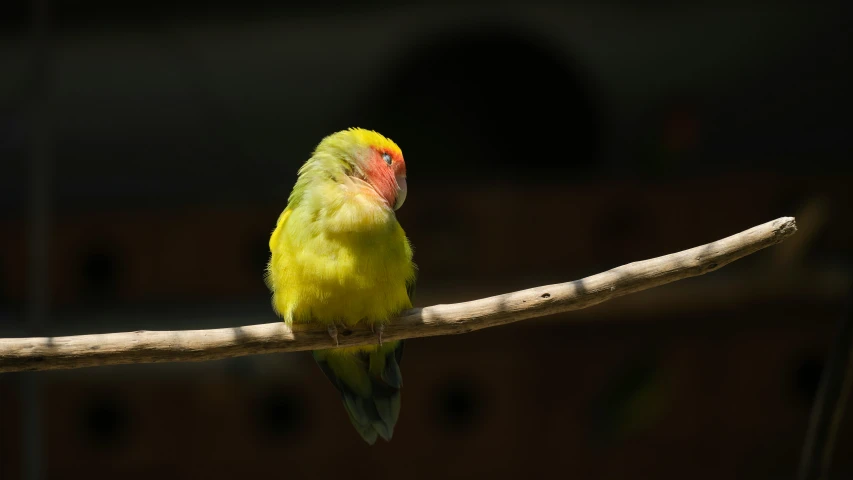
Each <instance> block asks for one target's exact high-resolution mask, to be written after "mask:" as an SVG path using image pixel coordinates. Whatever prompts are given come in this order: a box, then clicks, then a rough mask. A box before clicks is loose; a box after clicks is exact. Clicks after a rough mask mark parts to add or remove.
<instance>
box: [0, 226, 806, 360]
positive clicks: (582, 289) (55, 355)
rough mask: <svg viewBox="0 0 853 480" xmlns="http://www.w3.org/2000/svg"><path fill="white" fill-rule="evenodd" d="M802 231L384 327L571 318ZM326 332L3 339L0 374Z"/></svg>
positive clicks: (301, 345)
mask: <svg viewBox="0 0 853 480" xmlns="http://www.w3.org/2000/svg"><path fill="white" fill-rule="evenodd" d="M796 231H797V227H796V224H795V222H794V218H793V217H783V218H779V219H776V220H773V221H772V222H768V223H765V224H762V225H758V226H756V227H753V228H750V229H749V230H746V231H743V232H741V233H738V234H736V235H732V236H731V237H728V238H724V239H722V240H718V241H716V242H713V243H709V244H707V245H703V246H701V247H696V248H691V249H690V250H684V251H682V252H678V253H673V254H670V255H665V256H662V257H657V258H653V259H650V260H644V261H641V262H634V263H629V264H627V265H623V266H621V267H617V268H614V269H612V270H608V271H606V272H603V273H599V274H597V275H593V276H591V277H586V278H583V279H581V280H575V281H574V282H568V283H560V284H556V285H547V286H544V287H536V288H531V289H528V290H521V291H518V292H513V293H507V294H504V295H498V296H495V297H489V298H483V299H480V300H473V301H470V302H463V303H455V304H450V305H434V306H431V307H426V308H414V309H411V310H407V311H405V312H402V313H401V314H400V316H399V317H398V318H396V319H395V320H394V321H393V322H392V323H391V324H390V325H388V326H387V327H386V328H385V331H384V333H383V339H384V340H387V341H391V340H401V339H406V338H416V337H430V336H435V335H451V334H458V333H466V332H472V331H474V330H480V329H482V328H488V327H495V326H498V325H505V324H508V323H512V322H517V321H519V320H526V319H529V318H537V317H544V316H546V315H552V314H555V313H562V312H568V311H571V310H578V309H581V308H586V307H591V306H593V305H596V304H599V303H601V302H605V301H607V300H610V299H613V298H616V297H621V296H622V295H627V294H629V293H634V292H639V291H642V290H646V289H649V288H652V287H657V286H659V285H663V284H666V283H670V282H674V281H676V280H681V279H684V278H688V277H695V276H697V275H702V274H705V273H708V272H711V271H714V270H716V269H718V268H720V267H722V266H723V265H727V264H729V263H731V262H733V261H735V260H737V259H739V258H741V257H744V256H746V255H749V254H751V253H755V252H757V251H758V250H761V249H762V248H765V247H769V246H771V245H775V244H777V243H779V242H781V241H782V240H784V239H785V238H787V237H789V236H791V235H793V234H794V233H795V232H796ZM341 333H342V334H343V335H339V341H340V345H341V346H342V347H349V346H356V345H368V344H371V343H375V342H376V336H375V335H374V334H373V333H371V332H370V330H369V329H368V328H363V329H356V330H353V331H346V332H341ZM333 347H334V342H333V341H332V339H331V338H329V335H328V333H327V331H326V329H325V328H318V327H317V326H313V325H295V326H293V328H289V327H287V326H286V325H284V323H283V322H276V323H268V324H263V325H251V326H246V327H234V328H218V329H213V330H185V331H160V332H154V331H137V332H125V333H108V334H100V335H79V336H71V337H46V338H8V339H0V372H16V371H25V370H55V369H67V368H81V367H93V366H101V365H117V364H127V363H156V362H187V361H202V360H215V359H222V358H230V357H238V356H243V355H254V354H262V353H275V352H295V351H300V350H315V349H323V348H333Z"/></svg>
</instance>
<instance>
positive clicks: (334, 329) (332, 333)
mask: <svg viewBox="0 0 853 480" xmlns="http://www.w3.org/2000/svg"><path fill="white" fill-rule="evenodd" d="M327 331H328V332H329V336H330V337H332V339H334V340H335V346H336V347H339V346H341V344H340V343H338V327H336V326H335V324H334V323H333V324H331V325H329V328H328V329H327Z"/></svg>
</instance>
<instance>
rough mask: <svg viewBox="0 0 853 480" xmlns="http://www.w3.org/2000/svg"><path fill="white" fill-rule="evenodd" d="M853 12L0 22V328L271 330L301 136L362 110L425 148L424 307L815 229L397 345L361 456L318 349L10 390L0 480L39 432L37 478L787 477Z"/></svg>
mask: <svg viewBox="0 0 853 480" xmlns="http://www.w3.org/2000/svg"><path fill="white" fill-rule="evenodd" d="M849 10H850V9H849V8H848V7H844V6H840V5H839V6H833V5H831V4H825V5H823V6H820V7H818V6H804V5H797V4H794V3H784V2H783V3H777V4H774V5H769V4H768V5H766V6H762V5H757V4H756V5H750V6H746V5H741V6H737V7H736V6H721V5H714V4H704V5H699V4H696V5H681V6H665V5H662V4H647V5H644V6H635V5H629V4H619V3H611V4H607V5H601V6H597V7H589V6H587V7H580V6H575V5H570V4H563V5H559V4H550V5H528V4H522V3H512V2H504V3H501V4H499V5H497V6H493V7H491V8H483V7H474V6H450V5H441V6H439V5H427V4H416V3H412V4H409V5H391V4H384V3H382V2H374V3H370V4H368V5H365V6H363V7H361V8H355V7H350V6H342V5H336V4H334V3H332V2H322V3H320V4H316V5H313V6H302V7H299V8H297V7H292V8H291V7H288V6H285V5H283V4H282V5H276V4H272V3H264V2H257V1H249V2H241V3H240V4H226V3H224V2H222V3H216V2H214V3H210V4H206V5H205V6H204V7H203V8H202V7H200V6H193V5H182V4H174V5H173V4H168V3H157V2H154V3H145V4H143V3H141V2H140V3H131V4H127V5H122V6H121V7H118V6H115V5H107V4H103V3H100V2H89V3H86V2H84V3H82V4H74V5H72V4H71V3H70V2H53V3H50V4H49V6H48V9H47V12H48V15H47V19H48V21H47V24H48V26H49V28H47V29H45V30H44V32H45V33H43V34H38V31H39V30H38V29H34V28H32V27H31V19H30V12H28V11H25V10H14V9H12V10H11V12H10V15H9V16H5V17H4V18H3V19H2V20H0V24H2V25H3V27H2V28H3V30H2V35H0V65H2V66H3V69H2V71H3V75H0V158H2V159H3V160H2V162H0V228H2V236H0V335H2V336H23V335H28V334H31V332H32V331H33V326H34V325H33V323H32V318H33V315H32V312H33V311H36V312H39V311H42V310H40V308H43V309H44V311H45V312H46V318H45V319H44V321H43V322H42V323H41V324H40V330H39V331H40V333H41V334H48V335H67V334H74V333H95V332H110V331H121V330H133V329H184V328H208V327H209V328H212V327H222V326H238V325H246V324H252V323H264V322H270V321H274V320H275V317H274V316H273V314H272V312H271V310H270V308H269V296H268V293H267V291H266V288H265V286H264V284H263V282H262V272H263V268H264V264H265V262H266V259H267V256H268V251H267V240H268V235H269V232H270V230H271V228H272V227H273V225H274V221H275V219H276V218H277V215H278V213H279V212H280V211H281V209H282V208H283V206H284V204H285V202H286V198H287V195H288V193H289V191H290V188H291V187H292V185H293V181H294V180H295V173H296V170H297V168H298V167H299V165H301V163H302V162H304V160H306V159H307V157H308V156H309V155H310V152H311V150H312V149H313V147H314V146H315V145H316V144H317V143H318V142H319V140H320V139H321V138H322V137H323V136H324V135H327V134H329V133H331V132H334V131H336V130H340V129H342V128H346V127H349V126H354V125H359V126H363V127H367V128H375V129H377V130H379V131H381V132H383V133H385V134H387V135H388V136H390V137H391V138H393V139H394V140H395V141H397V142H398V143H399V144H400V145H401V147H402V149H403V151H404V153H405V155H406V159H407V165H408V167H409V170H410V171H409V181H410V189H411V192H410V195H409V198H408V199H407V202H406V206H405V207H404V208H403V209H402V210H400V212H399V218H400V221H401V223H402V224H403V226H404V228H405V229H406V231H407V233H408V234H409V236H410V238H411V239H412V242H413V244H414V245H415V249H416V250H415V259H416V262H417V263H418V265H419V267H420V279H419V286H418V296H417V302H416V303H417V304H418V305H421V306H424V305H429V304H433V303H439V302H445V303H446V302H452V301H461V300H466V299H472V298H477V297H480V296H485V295H492V294H497V293H502V292H506V291H510V290H512V289H518V288H525V287H529V286H535V285H540V284H546V283H553V282H560V281H568V280H572V279H576V278H580V277H583V276H585V275H589V274H592V273H596V272H597V271H599V270H602V269H607V268H611V267H614V266H617V265H620V264H623V263H627V262H630V261H634V260H639V259H643V258H649V257H653V256H657V255H662V254H666V253H670V252H673V251H677V250H680V249H685V248H689V247H693V246H696V245H699V244H703V243H707V242H710V241H713V240H716V239H719V238H723V237H725V236H727V235H730V234H733V233H736V232H738V231H740V230H743V229H746V228H749V227H751V226H753V225H756V224H759V223H763V222H765V221H769V220H772V219H774V218H776V217H779V216H783V215H796V216H797V220H798V224H799V226H800V232H799V233H798V234H797V236H796V237H794V238H792V239H791V240H790V241H788V242H786V243H785V244H783V245H780V246H777V247H774V248H773V249H772V250H768V251H766V252H761V253H759V254H757V255H755V256H754V257H751V258H748V259H745V260H742V261H740V262H738V263H737V264H734V265H732V266H729V267H726V268H725V269H724V270H722V271H720V272H715V273H714V274H712V275H709V276H707V277H702V278H699V279H693V280H688V281H684V282H680V283H678V284H675V285H671V286H667V287H662V288H659V289H655V290H652V291H649V292H645V293H642V294H638V295H634V296H631V297H627V298H623V299H619V300H616V301H613V302H610V303H608V304H605V305H601V306H597V307H595V308H592V309H590V310H585V311H581V312H575V313H572V314H570V315H564V316H560V318H553V319H547V320H539V321H532V322H526V323H528V324H527V325H517V326H509V327H502V328H501V329H495V330H494V331H487V332H481V333H475V334H470V335H464V336H459V337H452V338H451V337H447V338H435V339H424V340H414V341H411V342H409V347H407V351H406V359H405V361H404V363H403V370H404V373H405V376H406V389H405V395H404V396H405V401H404V407H403V413H402V416H401V419H400V424H399V427H398V432H397V434H396V437H395V439H394V441H393V442H392V443H390V444H388V445H385V444H382V445H378V446H375V447H372V448H367V447H366V446H364V445H362V444H361V443H360V442H361V441H360V440H359V439H358V437H357V435H356V434H355V433H354V432H353V431H352V427H351V426H350V425H349V422H348V421H347V419H346V415H345V413H344V411H343V409H342V408H341V406H340V404H339V400H338V399H337V396H336V395H335V393H334V391H333V389H332V388H331V387H330V385H328V384H327V382H326V380H325V379H323V377H322V375H320V372H319V369H317V368H316V367H315V366H314V365H313V363H312V362H311V360H310V358H309V357H308V356H307V355H299V354H293V355H273V356H266V357H252V358H243V359H234V360H229V361H221V362H210V363H205V364H187V365H158V366H123V367H115V368H99V369H87V370H80V371H71V372H52V373H43V374H37V376H31V377H25V376H23V375H4V376H2V377H0V478H4V479H5V478H19V477H20V476H21V475H23V472H24V471H26V470H27V469H26V468H25V463H26V461H25V459H26V458H32V457H27V456H26V455H25V451H27V447H26V445H27V443H25V441H24V439H25V438H28V437H26V436H24V435H23V434H22V432H27V431H30V430H31V429H33V428H37V429H38V431H39V432H41V433H42V435H41V440H40V441H37V442H36V444H37V445H39V446H40V448H39V449H38V451H39V452H40V454H39V456H38V457H37V458H39V464H41V465H42V466H43V468H42V470H43V473H44V474H45V476H46V477H47V478H74V477H77V476H83V475H86V476H87V477H89V478H92V477H99V476H103V477H107V476H109V477H114V476H115V475H116V474H119V475H121V476H122V477H126V478H142V477H146V478H149V477H150V476H151V475H158V476H162V477H167V478H178V477H182V478H186V477H195V476H201V475H204V476H206V477H212V478H232V477H235V476H238V475H240V476H242V475H283V474H288V475H290V476H297V477H303V476H308V475H309V474H311V475H314V476H319V477H326V476H333V475H334V476H339V475H341V474H347V475H351V476H356V477H366V476H372V477H376V476H379V477H390V476H391V475H402V476H405V477H413V478H427V477H429V478H434V477H435V476H443V477H444V476H446V477H452V478H458V477H463V476H471V475H489V476H492V477H495V478H504V477H511V476H513V477H517V476H519V475H523V474H531V475H537V476H538V475H546V474H563V475H566V476H580V477H583V478H616V477H623V478H624V477H628V476H637V475H638V474H639V475H641V476H646V475H648V476H655V477H657V478H683V477H684V476H685V475H689V476H690V477H691V478H720V477H728V478H779V476H781V475H789V476H790V475H791V474H792V472H793V471H794V468H795V467H796V463H797V460H798V455H799V451H800V449H801V446H802V441H803V439H804V436H805V429H806V425H807V421H808V415H809V409H810V406H811V401H812V399H813V396H814V393H815V390H816V388H817V382H818V380H819V378H820V373H821V371H822V368H823V363H824V356H825V353H826V351H827V348H828V346H829V344H830V343H831V340H832V336H833V332H834V327H835V324H836V323H837V322H838V321H839V320H840V319H841V318H843V316H844V315H849V314H850V312H849V306H848V305H849V304H847V303H845V302H846V301H847V300H846V298H847V296H848V295H849V287H850V263H849V261H848V259H849V254H850V245H851V228H850V222H849V220H850V217H849V213H848V209H847V208H846V207H847V205H849V204H850V194H849V193H848V188H847V186H848V184H849V180H850V176H849V173H848V172H849V169H848V166H847V162H848V161H849V158H850V154H851V142H850V140H849V132H850V128H851V126H853V125H851V116H850V115H849V112H850V107H851V93H850V89H849V85H850V84H851V80H853V75H851V71H850V68H849V58H850V49H849V38H848V37H849V29H848V28H847V26H848V25H849V19H850V16H849V13H850V11H849ZM39 165H40V166H39ZM39 186H41V187H43V189H42V190H43V192H44V194H38V193H37V192H39V191H40V190H39ZM34 192H36V193H35V194H34ZM39 199H41V200H42V201H43V202H44V203H43V204H44V205H45V206H46V208H45V209H44V210H43V213H44V214H45V216H44V217H43V218H44V220H45V227H46V228H45V230H44V231H43V239H44V240H45V242H46V243H45V247H44V254H42V253H39V252H40V250H33V249H34V248H38V245H39V244H38V242H34V238H33V232H39V231H41V230H38V229H36V230H33V229H32V228H31V227H32V225H33V221H34V218H36V214H37V213H38V208H32V206H33V205H38V204H39V203H38V202H39ZM28 253H29V254H31V255H30V256H29V257H28V256H27V255H28ZM33 258H36V259H45V260H46V262H47V263H46V265H47V269H46V271H45V272H43V273H45V277H44V278H45V279H46V282H45V284H44V285H45V288H46V290H45V292H44V293H45V299H46V303H45V304H44V305H41V307H39V306H34V305H33V303H32V302H33V301H34V300H38V298H39V297H38V295H36V296H34V295H33V293H32V289H33V286H32V284H31V283H28V282H27V279H28V278H33V277H31V275H33V271H34V270H33ZM28 312H29V314H28ZM28 319H29V320H28ZM26 378H37V379H38V381H39V382H40V387H39V388H38V389H37V391H38V392H40V393H38V394H37V395H38V397H37V398H38V399H40V403H39V405H41V406H39V407H38V408H35V409H31V410H27V406H28V405H30V406H32V405H35V404H34V403H33V404H30V403H28V402H30V401H31V400H32V398H35V397H30V396H28V395H30V393H27V392H28V390H26V388H24V389H22V388H21V385H22V384H23V385H25V384H26V382H25V380H26ZM25 412H29V413H25ZM33 412H35V413H33ZM32 415H35V416H36V417H35V418H36V419H37V423H32V422H31V420H28V419H31V418H32ZM849 423H850V422H849V419H848V421H847V423H846V424H845V425H847V427H846V429H843V430H842V432H845V433H844V434H843V435H842V436H841V438H840V440H839V442H840V443H839V447H838V448H839V450H838V452H839V453H838V454H837V455H836V462H835V463H836V467H835V471H836V472H838V474H839V477H838V478H844V477H843V475H845V472H846V474H849V473H850V472H851V470H853V463H851V459H850V458H849V456H847V455H844V454H843V453H842V452H844V451H849V448H850V447H851V445H853V444H851V441H853V440H851V439H850V428H849ZM34 425H35V426H34ZM39 425H40V426H39ZM28 429H30V430H28ZM845 449H846V450H845Z"/></svg>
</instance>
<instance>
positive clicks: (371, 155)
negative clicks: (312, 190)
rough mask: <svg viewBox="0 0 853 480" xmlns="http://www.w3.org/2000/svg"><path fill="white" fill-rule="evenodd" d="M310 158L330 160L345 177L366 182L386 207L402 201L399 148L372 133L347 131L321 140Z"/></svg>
mask: <svg viewBox="0 0 853 480" xmlns="http://www.w3.org/2000/svg"><path fill="white" fill-rule="evenodd" d="M314 157H315V158H317V157H332V158H335V159H337V160H339V161H342V162H343V164H344V167H345V168H344V170H345V174H346V175H348V176H350V177H352V178H354V179H356V180H360V181H363V182H365V183H367V184H368V185H369V186H370V187H372V189H373V190H374V191H375V192H376V194H377V195H378V196H379V197H380V198H381V199H382V200H384V201H385V203H387V205H388V206H389V207H390V208H393V209H394V210H397V209H398V208H400V207H401V206H403V202H404V201H405V200H406V191H407V186H406V162H405V160H403V152H401V151H400V147H398V146H397V144H396V143H394V142H393V141H391V140H390V139H388V138H386V137H384V136H382V135H381V134H379V133H377V132H374V131H372V130H365V129H362V128H350V129H348V130H343V131H340V132H337V133H334V134H332V135H329V136H328V137H326V138H324V139H323V141H322V142H320V144H319V145H318V146H317V149H316V150H315V152H314Z"/></svg>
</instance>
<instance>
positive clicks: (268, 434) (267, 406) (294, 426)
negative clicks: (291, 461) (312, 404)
mask: <svg viewBox="0 0 853 480" xmlns="http://www.w3.org/2000/svg"><path fill="white" fill-rule="evenodd" d="M306 413H307V412H306V408H305V403H304V400H303V398H302V397H301V396H300V395H298V394H296V393H294V392H291V391H287V390H273V391H269V392H266V393H265V394H264V395H262V396H261V398H260V400H259V402H258V406H257V408H256V418H255V420H256V422H257V428H258V431H259V432H260V433H261V434H262V435H263V436H264V437H265V438H266V439H278V440H283V439H286V438H289V437H292V436H293V435H296V434H298V433H300V432H303V431H304V430H305V427H306V425H307V417H306Z"/></svg>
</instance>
